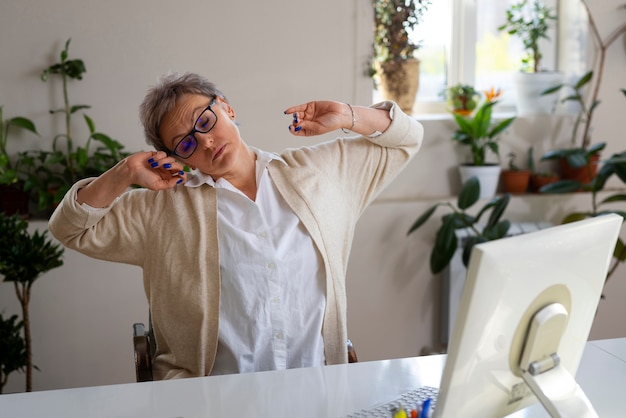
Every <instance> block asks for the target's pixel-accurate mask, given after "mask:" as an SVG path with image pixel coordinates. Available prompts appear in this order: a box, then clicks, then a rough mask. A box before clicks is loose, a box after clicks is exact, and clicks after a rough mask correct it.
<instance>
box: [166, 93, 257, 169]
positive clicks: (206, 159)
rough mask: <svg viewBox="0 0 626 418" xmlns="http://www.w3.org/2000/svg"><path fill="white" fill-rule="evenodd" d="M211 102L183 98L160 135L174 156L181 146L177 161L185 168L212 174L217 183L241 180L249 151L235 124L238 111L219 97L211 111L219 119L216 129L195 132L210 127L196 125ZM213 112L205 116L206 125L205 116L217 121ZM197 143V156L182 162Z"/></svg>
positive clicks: (195, 96)
mask: <svg viewBox="0 0 626 418" xmlns="http://www.w3.org/2000/svg"><path fill="white" fill-rule="evenodd" d="M211 101H212V98H209V97H206V96H203V95H199V94H188V95H185V96H182V97H181V98H180V99H178V102H177V103H176V105H175V106H174V108H173V109H172V110H170V111H169V112H168V113H166V114H165V116H164V117H163V119H162V120H161V126H160V129H159V133H160V134H161V138H163V142H164V144H165V146H166V147H167V148H168V149H169V150H170V152H172V151H174V149H175V148H176V147H177V146H178V148H176V151H177V152H176V153H175V157H176V158H178V159H179V160H180V161H182V162H183V163H184V164H186V165H188V166H189V167H191V168H197V169H198V170H200V171H201V172H203V173H205V174H209V175H210V176H211V177H213V179H214V180H217V179H218V178H220V177H224V178H226V179H227V180H228V179H230V178H232V177H235V176H237V173H238V171H239V170H240V169H241V168H242V167H241V165H242V164H244V158H245V157H247V156H249V153H248V148H247V146H246V145H245V143H244V142H243V140H242V139H241V136H240V135H239V129H238V128H237V125H236V124H235V111H234V109H233V108H232V107H231V106H230V105H229V104H228V103H226V102H225V101H224V100H223V99H221V98H219V97H218V98H216V99H215V102H214V103H213V104H212V105H211V110H212V111H213V113H214V114H215V116H216V117H217V121H215V125H214V126H213V127H212V128H211V129H210V131H209V132H206V133H201V132H193V130H194V128H195V129H197V130H200V131H204V130H205V129H208V128H209V127H210V125H203V124H201V123H200V122H198V124H196V121H198V118H200V115H201V114H202V112H203V111H205V110H206V109H207V106H209V104H210V103H211ZM211 110H206V112H205V113H204V115H203V118H202V120H203V123H206V121H205V120H204V119H205V118H204V116H207V115H208V116H210V118H209V123H212V122H213V121H214V116H213V114H212V113H211ZM194 124H196V125H195V126H194ZM190 133H192V135H193V137H192V138H190V137H188V136H187V135H188V134H190ZM183 138H184V139H183ZM194 139H195V141H194ZM181 141H182V142H181ZM179 143H180V145H179ZM195 143H197V145H196V148H195V151H193V154H191V155H190V156H188V157H187V158H182V157H181V154H182V155H183V156H185V155H186V154H185V151H187V152H188V151H189V150H190V147H193V146H194V144H195ZM179 151H180V152H179ZM176 154H179V155H176Z"/></svg>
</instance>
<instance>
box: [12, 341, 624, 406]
mask: <svg viewBox="0 0 626 418" xmlns="http://www.w3.org/2000/svg"><path fill="white" fill-rule="evenodd" d="M444 364H445V356H443V355H435V356H425V357H415V358H407V359H395V360H382V361H372V362H361V363H355V364H346V365H339V366H326V367H315V368H306V369H292V370H287V371H273V372H262V373H249V374H240V375H228V376H217V377H204V378H193V379H180V380H170V381H161V382H148V383H130V384H123V385H110V386H97V387H87V388H78V389H63V390H52V391H41V392H32V393H21V394H6V395H0V417H11V418H20V417H29V418H31V417H49V418H56V417H58V418H72V417H81V418H83V417H90V418H98V417H133V418H136V417H163V418H175V417H185V418H193V417H208V416H210V417H233V416H241V417H270V416H271V417H315V418H319V417H340V416H343V415H346V414H349V413H352V412H355V411H358V410H360V409H363V408H368V407H371V406H372V405H377V404H380V403H383V402H386V401H389V400H392V399H395V398H396V397H397V396H398V395H400V394H401V393H404V392H406V391H408V390H410V389H412V388H415V387H417V386H421V385H429V386H435V387H438V386H439V380H440V378H441V374H442V371H443V366H444ZM577 380H578V382H579V384H580V385H581V387H582V388H583V390H584V391H585V392H586V393H587V396H588V397H589V399H590V400H591V402H592V403H593V405H594V407H595V408H596V410H597V411H598V414H599V416H600V417H602V418H610V417H623V416H625V413H624V411H626V406H624V405H625V403H624V393H625V392H624V390H625V389H624V388H626V338H622V339H615V340H601V341H592V342H589V343H588V344H587V346H586V348H585V353H584V355H583V358H582V361H581V364H580V367H579V370H578V374H577ZM513 416H514V417H548V414H547V413H545V411H544V410H543V408H542V407H541V406H539V405H534V406H532V407H530V408H528V409H526V410H524V411H522V412H519V413H517V414H514V415H513Z"/></svg>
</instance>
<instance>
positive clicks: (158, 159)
mask: <svg viewBox="0 0 626 418" xmlns="http://www.w3.org/2000/svg"><path fill="white" fill-rule="evenodd" d="M146 163H147V164H148V165H149V166H150V168H151V169H152V170H153V171H155V172H157V173H158V174H159V175H160V177H161V179H162V180H163V181H165V183H166V184H167V185H168V186H170V187H172V186H174V185H176V184H181V183H182V182H183V181H184V180H185V178H186V173H185V171H184V167H183V165H182V164H181V163H180V162H178V161H177V160H176V159H175V158H173V157H170V156H169V155H167V154H166V153H165V152H163V151H155V152H152V153H151V155H149V156H148V159H147V160H146Z"/></svg>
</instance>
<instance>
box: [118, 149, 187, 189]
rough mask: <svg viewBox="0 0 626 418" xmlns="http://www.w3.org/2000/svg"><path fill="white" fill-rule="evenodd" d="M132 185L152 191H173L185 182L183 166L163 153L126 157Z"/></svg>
mask: <svg viewBox="0 0 626 418" xmlns="http://www.w3.org/2000/svg"><path fill="white" fill-rule="evenodd" d="M126 166H127V168H128V170H129V171H130V173H131V176H130V177H131V183H132V184H136V185H138V186H141V187H145V188H146V189H150V190H164V189H171V188H172V187H175V186H176V185H178V184H181V183H182V182H184V181H185V177H186V173H185V172H184V171H183V168H184V167H183V165H182V164H181V163H180V162H178V161H177V160H176V159H175V158H173V157H170V156H168V155H167V154H166V153H165V152H163V151H148V152H138V153H136V154H132V155H130V156H128V157H126Z"/></svg>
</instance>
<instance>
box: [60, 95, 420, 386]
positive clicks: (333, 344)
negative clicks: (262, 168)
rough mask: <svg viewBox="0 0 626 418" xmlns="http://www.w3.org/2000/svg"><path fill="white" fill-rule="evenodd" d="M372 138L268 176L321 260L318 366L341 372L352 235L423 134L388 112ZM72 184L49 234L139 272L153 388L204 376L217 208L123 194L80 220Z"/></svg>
mask: <svg viewBox="0 0 626 418" xmlns="http://www.w3.org/2000/svg"><path fill="white" fill-rule="evenodd" d="M392 105H393V107H394V109H393V115H394V118H393V121H392V123H391V125H390V126H389V128H388V129H387V130H386V131H385V132H384V133H382V134H381V135H379V136H377V137H375V138H366V137H359V138H351V139H346V138H340V139H337V140H335V141H329V142H324V143H321V144H318V145H316V146H312V147H303V148H298V149H288V150H286V151H284V152H283V153H282V154H281V156H282V158H283V159H284V160H285V161H286V163H287V164H284V163H282V162H280V161H276V160H273V161H272V163H271V164H270V165H269V167H268V169H269V174H270V176H271V177H272V179H273V180H274V182H275V184H276V187H277V188H278V190H279V192H280V193H281V195H282V196H283V197H284V198H285V200H286V201H287V203H288V204H289V205H290V207H291V208H292V209H293V210H294V212H295V213H296V215H297V216H298V217H299V218H300V219H301V221H302V223H303V224H304V226H305V227H306V229H307V231H309V233H310V234H311V236H312V238H313V241H314V242H315V244H316V246H317V248H318V250H319V251H320V254H321V255H322V257H323V260H324V267H325V271H326V300H327V303H326V312H325V314H324V325H323V329H322V333H323V338H324V351H325V356H326V363H327V364H338V363H345V362H347V352H346V340H347V330H346V291H345V273H346V268H347V264H348V257H349V253H350V248H351V243H352V238H353V234H354V229H355V225H356V222H357V220H358V219H359V216H360V215H361V213H362V212H363V210H364V209H365V208H366V207H367V205H368V204H369V203H370V202H372V200H373V199H374V198H375V197H376V196H377V195H378V194H379V192H380V191H381V190H382V189H383V188H384V187H385V186H387V185H388V184H389V183H390V181H391V180H392V179H393V178H394V177H395V176H396V175H397V174H398V173H399V172H400V170H401V169H402V168H403V167H404V166H406V164H407V163H408V162H409V160H410V159H411V158H412V157H413V156H414V155H415V154H416V153H417V150H418V149H419V146H420V144H421V142H422V137H423V128H422V126H421V125H420V124H419V123H418V122H417V121H416V120H414V119H413V118H411V117H409V116H407V115H405V114H404V113H402V112H401V111H400V109H399V108H398V107H397V105H395V104H392V103H391V102H383V103H381V104H379V105H377V106H376V107H383V108H389V107H390V106H392ZM89 181H90V179H85V180H81V181H79V182H78V183H76V184H75V185H74V186H73V187H72V188H71V189H70V191H69V192H68V193H67V195H66V196H65V198H64V199H63V202H62V203H61V204H60V205H59V207H58V208H57V209H56V210H55V212H54V214H53V215H52V217H51V218H50V222H49V228H50V231H51V233H52V234H53V235H54V236H55V237H56V238H57V239H58V240H59V241H61V242H62V243H63V244H64V245H65V246H67V247H69V248H72V249H74V250H76V251H79V252H81V253H83V254H86V255H88V256H90V257H94V258H98V259H103V260H109V261H114V262H120V263H128V264H132V265H137V266H140V267H141V268H142V269H143V281H144V287H145V292H146V296H147V298H148V301H149V304H150V310H151V313H152V322H153V327H154V333H155V338H156V341H157V352H156V356H155V359H154V364H153V369H154V370H153V372H154V377H155V379H169V378H176V377H193V376H205V375H209V374H210V373H211V369H212V367H213V362H214V361H215V353H216V350H217V340H218V325H219V297H220V271H219V253H218V245H217V244H218V240H217V216H216V211H217V199H216V193H215V189H214V188H212V187H210V186H208V185H204V186H200V187H183V186H178V187H175V188H173V189H169V190H164V191H158V192H155V191H150V190H147V189H133V190H130V191H128V192H126V193H124V194H123V195H122V196H121V197H120V198H119V199H118V200H117V201H116V202H115V203H114V204H112V205H111V206H110V207H109V208H107V209H104V210H99V211H88V210H86V209H84V208H82V207H81V206H80V205H79V204H77V202H76V192H77V190H78V189H79V188H80V187H82V186H83V185H84V184H86V183H88V182H89Z"/></svg>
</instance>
